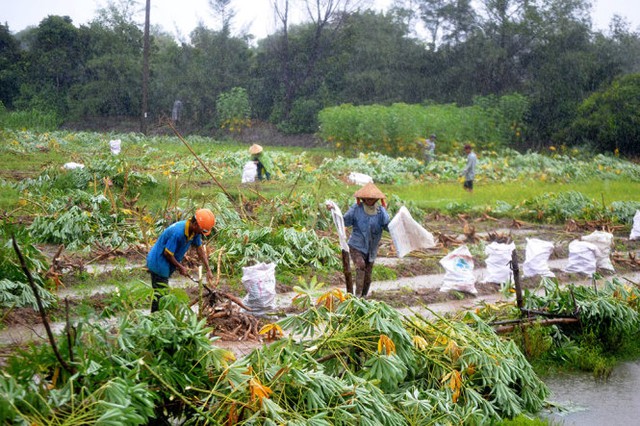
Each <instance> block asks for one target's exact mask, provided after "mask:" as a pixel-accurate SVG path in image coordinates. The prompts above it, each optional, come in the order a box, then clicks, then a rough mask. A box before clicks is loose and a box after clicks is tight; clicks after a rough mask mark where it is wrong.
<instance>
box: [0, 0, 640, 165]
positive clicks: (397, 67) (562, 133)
mask: <svg viewBox="0 0 640 426" xmlns="http://www.w3.org/2000/svg"><path fill="white" fill-rule="evenodd" d="M209 3H210V5H211V9H212V13H216V14H217V15H218V16H219V17H220V18H221V19H220V22H221V24H220V27H219V28H215V29H212V28H207V27H205V26H203V25H200V26H198V27H197V28H195V29H194V30H193V31H192V32H191V34H190V36H189V38H188V40H186V39H185V40H180V41H177V40H176V39H175V38H173V37H172V36H170V35H169V34H168V33H166V32H163V30H162V29H161V28H158V27H153V26H152V38H151V57H150V70H151V76H150V80H149V101H148V110H149V111H150V113H151V117H149V119H151V120H153V119H154V118H157V117H159V116H161V115H168V116H170V115H171V107H172V105H173V104H174V101H175V100H177V99H179V100H181V101H182V104H183V106H184V110H183V117H184V118H185V119H186V120H188V122H189V123H190V124H191V125H192V126H193V128H198V129H200V130H203V131H204V130H211V129H212V128H219V126H220V125H222V124H223V121H225V120H228V119H229V117H228V114H226V115H225V114H220V112H219V111H217V109H216V106H217V105H220V104H221V103H220V102H219V100H220V99H219V98H220V96H221V95H225V94H227V95H228V93H239V92H237V91H236V92H232V89H234V88H242V89H244V91H243V92H242V93H247V96H248V99H249V102H250V109H251V115H252V117H253V118H255V119H260V120H265V121H270V122H273V123H275V124H277V125H278V126H279V127H280V128H281V129H282V130H284V131H288V132H292V133H296V132H315V131H316V130H317V114H318V112H319V111H320V110H322V109H323V108H326V107H331V106H336V105H340V104H343V103H352V104H356V105H369V104H374V103H378V104H383V105H389V104H392V103H395V102H404V103H409V104H414V103H422V104H426V105H428V104H430V103H439V104H446V103H456V104H458V105H460V106H466V105H471V104H473V102H474V99H475V98H477V97H478V96H485V97H486V96H489V95H496V96H503V95H510V94H516V93H517V94H519V95H523V96H525V97H526V98H527V99H528V105H529V110H528V111H527V114H526V122H525V123H518V125H521V126H522V135H523V140H525V141H527V143H528V144H529V146H535V145H544V144H557V143H565V142H566V143H584V142H590V143H594V144H595V143H598V144H600V146H599V147H600V148H603V149H610V148H611V149H613V148H612V146H613V145H612V143H614V141H613V140H612V141H610V142H607V143H602V140H601V139H597V140H596V138H602V137H604V136H606V135H603V134H600V135H597V136H594V132H593V129H590V130H589V131H588V132H587V131H586V130H585V131H583V133H581V134H576V132H579V131H581V129H586V128H588V127H589V126H586V123H588V122H589V120H590V119H591V118H590V117H592V116H593V115H594V114H595V113H594V105H593V104H594V101H593V100H589V96H592V95H593V96H600V97H602V96H605V97H606V95H605V94H606V91H607V90H609V89H608V88H609V87H613V86H611V85H612V83H613V82H614V81H617V82H618V83H616V84H618V85H619V84H620V83H619V81H618V80H616V78H620V77H622V76H625V75H629V74H633V73H638V72H640V33H638V32H633V31H631V30H630V28H629V25H628V24H627V23H626V22H625V21H624V20H623V19H622V18H619V17H616V18H614V19H613V21H612V22H611V25H610V29H609V31H608V32H607V33H606V34H605V33H601V32H598V31H594V30H593V29H592V26H591V21H590V18H589V12H590V6H589V5H590V3H589V2H588V1H587V0H500V1H496V0H481V1H479V2H474V3H473V4H472V2H471V1H470V0H396V2H395V3H394V7H393V8H392V9H390V10H389V11H387V12H385V13H379V12H374V11H372V10H369V9H366V8H364V7H363V2H362V1H360V2H354V1H353V0H325V1H311V0H300V1H298V2H295V3H294V1H293V0H272V6H273V11H274V16H275V17H276V18H277V21H278V23H279V24H278V25H279V29H278V30H277V31H276V32H275V33H273V34H271V35H269V36H267V37H265V38H263V39H259V40H255V39H254V38H253V37H252V36H251V35H250V34H246V33H240V34H234V33H233V31H232V28H233V19H234V18H233V16H234V13H233V10H232V9H231V6H230V5H231V2H230V0H210V2H209ZM300 3H302V10H306V11H307V13H308V15H307V20H306V21H304V22H303V23H298V24H292V23H291V18H290V17H291V16H292V10H293V7H294V5H297V6H300ZM139 10H140V8H139V7H137V6H136V2H135V1H134V0H127V1H122V2H120V3H118V5H117V6H116V5H115V4H113V3H111V4H109V6H107V7H106V8H105V9H102V10H100V11H99V12H98V14H97V16H96V17H95V19H94V20H93V21H92V22H90V23H89V24H88V25H82V26H80V27H76V26H74V24H73V22H72V21H71V19H70V18H68V17H63V16H49V17H47V18H46V19H44V20H43V21H42V22H40V24H39V25H38V26H37V27H32V28H29V29H27V30H24V31H22V32H20V33H18V34H16V35H13V34H12V33H11V32H10V29H9V28H8V26H7V25H4V26H0V101H2V103H3V104H4V105H5V106H6V107H7V108H9V109H27V110H29V109H36V110H40V111H43V110H44V111H53V112H55V113H56V114H58V115H59V117H61V118H62V119H64V120H74V119H78V118H81V117H87V116H100V117H105V116H106V117H108V116H136V117H138V116H140V114H141V102H140V99H141V96H142V93H141V90H142V89H141V88H142V84H141V81H142V56H143V55H142V51H143V33H142V25H141V24H140V22H137V21H136V16H137V13H138V12H137V11H139ZM151 23H152V24H153V15H152V16H151ZM623 84H637V79H635V80H634V79H629V78H627V79H626V80H623ZM634 90H637V89H634ZM631 92H633V90H631ZM594 93H595V94H596V95H594ZM625 93H626V92H625ZM227 95H225V96H227ZM589 105H591V107H589ZM595 108H596V109H597V104H596V105H595ZM597 113H598V114H602V113H603V112H602V111H597ZM618 113H622V112H621V111H616V110H612V111H609V112H605V113H604V114H609V115H610V116H614V115H615V114H618ZM625 114H627V115H629V112H628V111H627V112H625ZM636 115H637V111H636ZM223 116H224V117H223ZM631 116H633V114H631ZM609 118H610V120H609V122H611V121H612V120H611V117H609ZM585 120H586V121H585ZM613 121H615V120H613ZM227 122H228V121H227ZM614 130H616V129H614ZM428 131H429V129H425V132H428ZM610 133H611V132H610ZM615 133H616V132H615V131H613V133H612V135H614V136H610V137H615V138H619V135H615ZM626 140H627V141H628V143H625V144H623V145H624V146H620V145H619V144H618V145H615V147H616V148H619V149H621V150H622V151H627V152H632V153H633V152H637V151H638V150H639V149H638V148H637V147H636V145H638V144H637V142H638V140H637V139H635V140H634V139H633V137H631V138H629V137H626Z"/></svg>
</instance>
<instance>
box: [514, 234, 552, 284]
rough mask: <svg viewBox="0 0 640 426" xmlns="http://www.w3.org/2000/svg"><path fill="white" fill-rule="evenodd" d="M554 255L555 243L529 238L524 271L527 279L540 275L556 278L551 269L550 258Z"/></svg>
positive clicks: (523, 265) (523, 266)
mask: <svg viewBox="0 0 640 426" xmlns="http://www.w3.org/2000/svg"><path fill="white" fill-rule="evenodd" d="M551 253H553V243H552V242H550V241H543V240H539V239H537V238H527V247H526V249H525V260H524V263H523V264H522V271H523V275H524V276H525V277H534V276H536V275H540V276H543V277H555V276H556V275H555V274H554V273H553V272H551V269H549V257H550V256H551Z"/></svg>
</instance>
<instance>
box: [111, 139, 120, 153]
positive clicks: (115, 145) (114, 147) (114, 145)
mask: <svg viewBox="0 0 640 426" xmlns="http://www.w3.org/2000/svg"><path fill="white" fill-rule="evenodd" d="M121 144H122V141H121V140H120V139H114V140H112V141H109V148H110V149H111V153H112V154H113V155H118V154H120V147H121Z"/></svg>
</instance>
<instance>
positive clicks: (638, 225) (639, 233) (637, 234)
mask: <svg viewBox="0 0 640 426" xmlns="http://www.w3.org/2000/svg"><path fill="white" fill-rule="evenodd" d="M629 239H630V240H638V239H640V210H636V215H635V216H634V217H633V228H631V234H630V235H629Z"/></svg>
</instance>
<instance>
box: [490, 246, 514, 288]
mask: <svg viewBox="0 0 640 426" xmlns="http://www.w3.org/2000/svg"><path fill="white" fill-rule="evenodd" d="M515 249H516V245H515V244H514V243H510V244H502V243H497V242H495V241H494V242H492V243H491V244H489V245H488V246H486V247H485V248H484V254H486V255H487V260H486V261H485V263H486V264H487V276H486V277H485V278H484V280H483V282H485V283H498V284H504V283H506V282H508V281H509V280H511V266H510V263H511V256H512V253H513V251H514V250H515Z"/></svg>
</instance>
